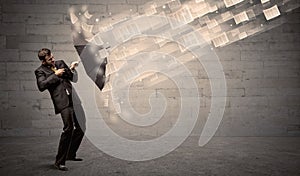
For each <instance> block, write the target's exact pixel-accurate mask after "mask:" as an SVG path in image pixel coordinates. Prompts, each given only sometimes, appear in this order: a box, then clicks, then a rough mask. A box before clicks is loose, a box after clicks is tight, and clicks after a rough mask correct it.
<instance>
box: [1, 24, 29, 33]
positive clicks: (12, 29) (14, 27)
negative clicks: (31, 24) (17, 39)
mask: <svg viewBox="0 0 300 176" xmlns="http://www.w3.org/2000/svg"><path fill="white" fill-rule="evenodd" d="M24 34H25V25H24V24H14V23H10V24H5V23H2V24H0V35H24Z"/></svg>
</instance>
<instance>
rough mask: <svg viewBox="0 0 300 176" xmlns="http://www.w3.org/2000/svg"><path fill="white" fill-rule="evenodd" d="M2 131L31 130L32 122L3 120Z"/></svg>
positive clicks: (26, 120)
mask: <svg viewBox="0 0 300 176" xmlns="http://www.w3.org/2000/svg"><path fill="white" fill-rule="evenodd" d="M1 122H2V129H14V128H30V127H31V126H32V125H31V121H30V120H28V119H24V120H21V119H18V120H1Z"/></svg>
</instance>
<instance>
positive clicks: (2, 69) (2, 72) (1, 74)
mask: <svg viewBox="0 0 300 176" xmlns="http://www.w3.org/2000/svg"><path fill="white" fill-rule="evenodd" d="M5 77H6V64H5V63H2V62H0V78H1V79H3V78H5Z"/></svg>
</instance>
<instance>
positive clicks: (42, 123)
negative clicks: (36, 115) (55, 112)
mask: <svg viewBox="0 0 300 176" xmlns="http://www.w3.org/2000/svg"><path fill="white" fill-rule="evenodd" d="M32 127H33V128H37V129H39V128H52V129H53V128H62V121H61V119H60V118H57V119H51V120H48V119H40V120H32Z"/></svg>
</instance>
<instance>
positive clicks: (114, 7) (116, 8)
mask: <svg viewBox="0 0 300 176" xmlns="http://www.w3.org/2000/svg"><path fill="white" fill-rule="evenodd" d="M130 9H131V10H132V12H137V6H136V5H122V4H110V5H108V12H109V13H112V14H117V13H120V12H125V11H126V12H127V11H129V10H130Z"/></svg>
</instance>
